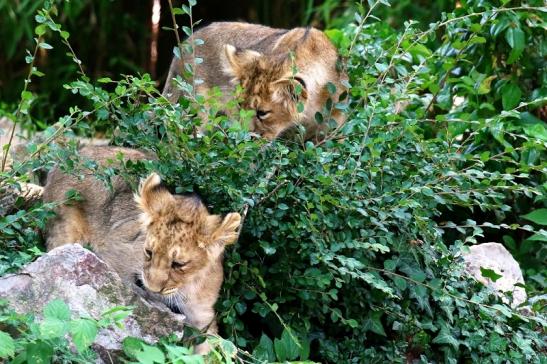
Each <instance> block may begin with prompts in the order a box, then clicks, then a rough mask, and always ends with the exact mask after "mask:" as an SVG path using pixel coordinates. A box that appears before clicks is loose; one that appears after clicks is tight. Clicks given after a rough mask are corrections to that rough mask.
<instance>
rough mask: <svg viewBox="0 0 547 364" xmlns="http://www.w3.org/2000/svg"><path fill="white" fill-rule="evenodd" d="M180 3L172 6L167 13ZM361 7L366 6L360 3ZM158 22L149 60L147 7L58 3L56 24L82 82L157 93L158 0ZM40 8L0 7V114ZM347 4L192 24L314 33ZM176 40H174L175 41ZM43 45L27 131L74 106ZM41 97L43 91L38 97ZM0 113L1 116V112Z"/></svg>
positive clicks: (65, 65)
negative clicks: (135, 77)
mask: <svg viewBox="0 0 547 364" xmlns="http://www.w3.org/2000/svg"><path fill="white" fill-rule="evenodd" d="M183 3H185V4H186V3H187V2H186V1H184V2H183V1H177V0H175V1H173V5H174V6H175V7H177V6H180V5H181V4H183ZM365 3H366V2H365ZM160 4H161V18H160V28H159V33H158V42H157V50H158V53H157V54H158V58H157V63H156V64H153V63H152V62H151V58H150V49H151V48H150V47H151V39H152V36H151V34H152V23H151V16H152V6H153V0H146V1H142V0H141V1H135V0H79V1H71V2H64V1H63V2H59V5H58V8H59V15H58V18H56V21H57V22H58V23H61V24H62V26H63V29H64V30H66V31H68V32H69V33H70V38H69V41H70V43H71V45H72V47H73V49H74V51H75V53H76V55H77V56H78V57H79V58H80V59H81V61H82V64H83V68H84V71H85V72H86V75H87V76H89V77H90V78H91V79H92V80H93V79H97V78H99V77H111V78H112V79H119V77H120V75H123V74H136V73H144V72H147V73H150V74H151V76H152V78H153V79H155V80H157V81H158V82H157V84H158V87H159V88H160V89H161V87H162V85H163V82H164V80H165V77H166V75H167V70H168V68H169V63H170V60H171V57H172V50H173V46H174V45H175V43H176V41H175V36H174V34H173V31H172V30H165V29H163V28H164V27H172V20H171V16H170V13H169V4H168V2H167V1H166V0H160ZM42 6H43V1H37V0H0V100H1V101H0V112H4V113H5V112H9V111H10V110H12V109H14V106H13V105H16V104H17V102H18V101H19V96H20V92H21V89H22V88H23V80H24V78H25V77H26V75H27V73H28V65H27V64H26V63H25V61H24V59H25V55H26V52H27V49H28V50H32V49H33V48H34V40H33V37H34V28H35V27H36V25H37V23H36V21H35V19H34V17H35V14H36V10H37V9H40V8H41V7H42ZM366 6H368V5H366ZM453 7H454V1H450V0H441V1H424V0H421V1H410V0H401V1H396V2H394V4H393V5H392V7H391V8H387V7H381V8H384V9H381V11H380V12H378V13H381V12H384V14H377V15H378V16H379V17H380V18H381V19H386V21H387V22H389V23H390V25H392V26H394V27H396V28H397V27H401V26H402V25H403V22H404V21H406V20H408V19H416V20H419V21H421V22H423V23H424V24H427V23H428V22H429V21H433V19H438V17H439V15H440V12H442V11H446V10H450V9H452V8H453ZM354 10H355V2H354V1H346V0H326V1H317V0H272V1H262V0H260V1H259V0H231V1H215V0H198V4H197V6H196V7H194V21H196V20H201V23H200V24H199V25H198V26H204V25H206V24H208V23H211V22H213V21H222V20H238V21H248V22H253V23H262V24H266V25H271V26H274V27H295V26H301V25H312V26H315V27H318V28H321V29H325V28H336V27H339V26H341V25H343V24H347V23H349V22H352V21H353V14H354ZM177 23H178V24H179V25H189V20H188V17H187V16H182V15H181V16H177ZM181 36H182V34H181ZM45 41H46V42H47V43H49V44H51V45H52V46H53V49H51V50H48V51H45V50H40V52H39V53H38V56H37V61H36V64H37V66H38V69H39V70H40V71H42V72H44V73H45V76H44V77H42V78H34V79H33V83H32V84H31V85H30V90H31V91H33V92H35V93H36V94H37V95H38V98H37V100H36V101H35V103H34V106H33V109H32V116H33V117H34V119H35V122H34V123H33V125H34V126H36V125H38V128H40V125H41V126H42V127H43V126H45V125H47V124H51V123H52V121H53V122H54V121H55V120H56V118H58V117H59V116H61V115H64V114H66V113H67V107H66V105H78V104H79V103H81V102H82V100H80V99H79V98H77V97H76V96H74V95H72V94H70V93H68V92H67V91H66V90H65V89H64V88H63V84H65V83H68V82H71V81H74V80H75V79H76V78H77V77H78V74H77V70H78V69H77V66H76V65H75V64H74V63H73V62H72V61H71V59H70V58H69V57H67V55H66V52H67V49H66V47H65V46H64V45H63V44H62V43H61V42H60V40H59V36H58V35H57V34H52V33H51V32H48V33H47V34H46V35H45ZM44 91H45V92H44ZM2 110H3V111H2Z"/></svg>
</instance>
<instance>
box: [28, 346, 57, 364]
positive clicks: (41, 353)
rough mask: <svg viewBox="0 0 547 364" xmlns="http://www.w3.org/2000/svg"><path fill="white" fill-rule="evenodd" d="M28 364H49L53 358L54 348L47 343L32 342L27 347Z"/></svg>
mask: <svg viewBox="0 0 547 364" xmlns="http://www.w3.org/2000/svg"><path fill="white" fill-rule="evenodd" d="M25 351H26V353H27V357H26V360H27V363H28V364H49V363H51V359H52V357H53V347H52V346H51V345H50V344H48V343H47V342H45V341H41V340H38V341H36V342H31V343H29V344H27V346H26V347H25Z"/></svg>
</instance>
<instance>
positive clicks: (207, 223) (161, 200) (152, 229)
mask: <svg viewBox="0 0 547 364" xmlns="http://www.w3.org/2000/svg"><path fill="white" fill-rule="evenodd" d="M120 152H121V153H123V155H124V158H125V159H131V160H138V159H148V158H150V157H151V156H150V155H146V154H145V153H142V152H140V151H137V150H133V149H128V148H118V147H86V148H83V149H82V150H81V151H80V155H81V156H82V157H84V158H88V159H93V160H95V161H97V162H98V163H100V164H103V165H104V164H106V163H107V161H108V160H116V158H117V155H118V153H120ZM160 182H161V181H160V177H159V176H158V175H157V174H152V175H150V176H149V177H148V178H147V179H146V180H145V181H144V182H142V183H141V185H140V188H139V191H138V193H137V194H134V193H133V191H132V190H131V188H130V187H129V185H128V184H127V183H126V182H125V181H123V180H122V179H121V177H115V178H114V179H113V181H112V187H113V188H112V190H111V191H109V190H108V189H107V188H106V187H105V186H104V183H103V182H102V181H99V180H97V179H96V178H95V177H94V176H93V175H92V174H90V173H88V174H86V175H85V176H84V178H83V179H78V178H77V177H74V176H70V175H68V174H65V173H63V172H62V171H61V170H60V169H58V168H55V169H53V170H52V171H51V172H49V174H48V179H47V184H46V186H45V187H44V195H43V199H44V201H45V202H56V203H60V205H59V206H58V208H57V210H56V213H57V215H56V217H55V218H54V219H53V221H51V222H50V223H49V224H48V230H47V232H46V239H47V240H46V244H47V248H48V250H51V249H53V248H55V247H57V246H60V245H64V244H70V243H80V244H82V245H84V244H85V245H89V246H90V247H91V248H92V249H93V251H94V252H95V253H96V254H97V255H98V256H99V257H101V258H102V259H103V260H104V261H105V262H106V263H107V264H109V265H110V267H112V268H113V269H115V270H116V271H117V272H118V273H119V274H120V276H121V277H122V279H124V280H125V281H126V282H127V283H128V284H130V285H131V284H133V283H135V281H136V277H138V278H139V279H140V280H142V283H143V285H144V287H145V288H147V290H148V291H149V292H152V293H154V294H156V295H155V296H157V297H159V298H160V299H161V300H162V301H164V302H165V303H166V304H167V305H168V306H170V307H171V308H174V309H177V310H178V311H180V312H182V313H183V314H184V315H185V316H186V320H187V322H188V323H189V324H190V325H191V326H193V327H196V328H198V329H200V330H203V331H206V332H208V333H216V330H217V327H216V321H215V312H214V308H213V306H214V304H215V302H216V300H217V298H218V294H219V290H220V286H221V284H222V280H223V278H224V277H223V270H222V255H223V252H224V247H225V245H228V244H232V243H234V242H235V241H236V240H237V237H238V228H239V225H240V223H241V217H240V215H239V214H238V213H230V214H227V215H226V216H224V217H221V216H219V215H212V214H210V213H209V212H208V211H207V208H206V207H205V205H204V204H203V202H202V201H201V200H200V199H199V197H197V196H196V195H189V196H179V195H172V194H171V193H170V192H169V191H168V190H167V189H165V188H164V187H163V186H162V185H161V183H160ZM69 190H76V191H78V193H79V194H80V197H81V200H79V201H76V202H71V203H70V204H63V203H62V202H63V201H64V200H65V196H66V193H67V192H68V191H69ZM196 350H197V352H198V353H200V354H203V353H206V352H207V351H208V345H207V343H206V342H205V343H203V344H201V345H198V347H197V348H196Z"/></svg>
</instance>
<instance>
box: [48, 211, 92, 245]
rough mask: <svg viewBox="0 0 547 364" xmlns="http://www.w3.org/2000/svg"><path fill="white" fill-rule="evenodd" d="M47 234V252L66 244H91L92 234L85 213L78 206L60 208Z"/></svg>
mask: <svg viewBox="0 0 547 364" xmlns="http://www.w3.org/2000/svg"><path fill="white" fill-rule="evenodd" d="M56 213H57V216H56V217H55V218H54V221H52V222H51V224H50V226H51V227H50V228H49V230H48V234H47V241H46V246H47V250H48V251H49V250H51V249H54V248H57V247H59V246H61V245H65V244H74V243H79V244H82V245H84V244H86V243H89V242H91V241H92V240H91V233H90V229H89V224H88V222H87V219H86V214H85V212H84V211H83V210H82V209H81V208H80V207H78V206H60V207H58V208H57V211H56Z"/></svg>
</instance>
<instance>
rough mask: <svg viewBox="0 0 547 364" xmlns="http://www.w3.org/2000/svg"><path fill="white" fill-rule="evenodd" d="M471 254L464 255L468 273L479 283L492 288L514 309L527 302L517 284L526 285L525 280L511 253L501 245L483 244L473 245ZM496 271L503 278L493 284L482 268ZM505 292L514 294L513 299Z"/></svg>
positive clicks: (524, 293) (522, 290)
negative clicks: (508, 297) (483, 273)
mask: <svg viewBox="0 0 547 364" xmlns="http://www.w3.org/2000/svg"><path fill="white" fill-rule="evenodd" d="M469 249H470V252H469V253H465V254H464V255H463V258H464V262H465V269H466V271H467V272H468V273H469V274H470V275H471V276H472V277H473V278H475V279H476V280H477V281H479V282H481V283H482V284H484V285H486V286H488V287H490V288H492V289H493V290H494V291H495V292H496V293H498V294H499V295H500V296H501V297H502V299H503V301H504V302H506V303H508V304H510V305H511V306H512V307H516V306H519V305H520V304H522V303H523V302H525V301H526V298H527V296H526V291H525V290H524V288H522V287H518V286H516V284H518V283H520V284H524V278H523V276H522V271H521V270H520V266H519V264H518V262H517V261H516V260H515V258H513V256H512V255H511V253H509V252H508V251H507V249H505V247H504V246H503V245H502V244H499V243H483V244H478V245H473V246H471V247H470V248H469ZM481 267H482V268H487V269H491V270H493V271H495V272H496V273H497V274H499V275H501V276H502V277H501V278H499V279H497V280H496V281H495V282H493V281H492V280H491V279H490V278H486V277H483V276H482V274H481V269H480V268H481ZM505 292H512V294H513V299H512V301H509V300H508V299H507V298H506V297H505V294H504V293H505Z"/></svg>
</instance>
